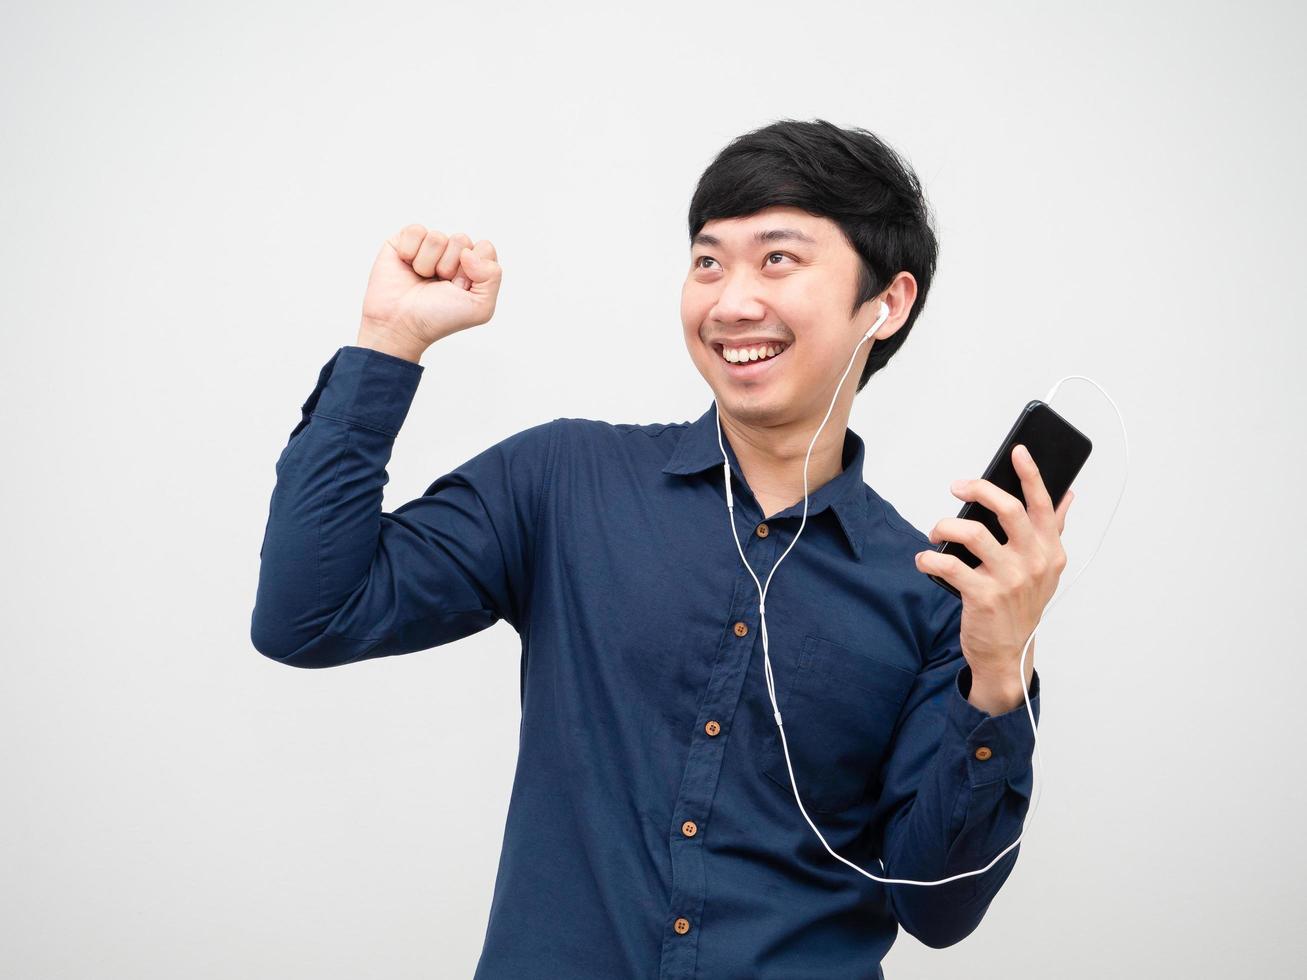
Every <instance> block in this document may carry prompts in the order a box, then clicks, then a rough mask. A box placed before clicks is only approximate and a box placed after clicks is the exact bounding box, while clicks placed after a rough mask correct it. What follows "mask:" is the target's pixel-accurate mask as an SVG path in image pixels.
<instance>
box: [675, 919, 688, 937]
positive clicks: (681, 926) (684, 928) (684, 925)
mask: <svg viewBox="0 0 1307 980" xmlns="http://www.w3.org/2000/svg"><path fill="white" fill-rule="evenodd" d="M672 928H673V929H675V930H676V931H677V932H679V933H680V934H681V935H682V936H684V935H685V934H686V933H687V932H689V931H690V920H689V919H685V918H681V919H677V920H676V921H675V922H674V923H672Z"/></svg>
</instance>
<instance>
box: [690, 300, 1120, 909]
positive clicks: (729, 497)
mask: <svg viewBox="0 0 1307 980" xmlns="http://www.w3.org/2000/svg"><path fill="white" fill-rule="evenodd" d="M880 306H881V312H880V316H879V317H878V318H877V319H876V322H875V323H873V324H872V325H871V328H870V329H869V330H868V331H867V332H866V333H865V334H863V336H862V340H859V341H858V343H857V346H855V347H854V349H853V357H851V358H850V359H849V364H848V367H846V368H845V369H844V374H842V375H841V376H840V381H839V384H837V385H836V386H835V395H834V396H833V397H832V398H831V403H830V407H829V408H827V409H826V417H825V418H823V419H822V420H821V425H819V426H817V432H816V435H814V436H813V437H812V442H811V443H809V444H808V452H807V455H805V456H804V458H803V518H802V520H801V521H800V522H799V530H798V531H797V532H796V533H795V535H794V540H793V541H791V542H790V544H789V547H788V548H786V549H785V551H784V552H782V553H781V556H780V558H778V559H776V564H775V565H773V566H772V570H771V572H770V573H769V574H768V575H767V582H766V584H765V585H764V584H762V583H759V581H758V576H757V575H755V574H754V571H753V568H752V567H751V566H750V565H749V561H748V559H747V558H745V557H744V548H743V547H742V546H741V545H740V536H739V534H738V533H737V531H736V528H735V500H734V496H733V494H732V492H731V466H730V460H729V458H728V457H727V455H726V446H725V444H724V443H723V441H722V424H721V406H719V405H717V400H716V398H715V397H714V399H713V404H714V406H715V407H716V411H715V415H716V417H717V445H718V447H720V448H721V451H722V471H723V474H724V478H725V481H726V510H727V514H728V515H729V517H730V522H731V535H732V536H733V537H734V538H735V548H736V550H737V551H738V552H739V553H740V560H741V561H742V562H744V567H745V568H746V569H747V570H748V572H749V575H750V576H751V577H752V578H753V583H754V585H756V586H758V590H759V593H758V613H759V616H760V617H761V622H762V653H763V667H764V673H765V675H766V678H767V693H768V695H769V696H770V697H771V704H772V711H773V716H774V717H775V719H776V728H777V730H778V731H779V732H780V736H781V747H782V749H783V750H784V753H785V767H786V769H787V770H788V771H789V774H790V785H791V787H792V788H793V789H794V799H795V801H796V802H797V803H798V804H799V811H800V812H801V813H802V814H803V819H804V820H807V821H808V826H809V827H811V828H812V830H813V832H814V833H815V834H816V835H817V836H818V838H820V839H821V843H822V846H823V847H825V848H826V850H827V852H829V853H830V855H831V857H833V858H835V859H837V860H839V861H843V862H844V863H845V864H847V865H848V866H849V867H850V868H852V869H853V870H854V871H857V872H858V873H859V874H861V875H865V876H866V877H868V878H870V879H872V880H873V881H879V882H881V883H883V884H887V885H943V884H945V883H947V882H950V881H957V880H958V879H959V878H966V877H970V876H971V875H978V874H984V873H985V872H986V871H988V870H989V869H990V868H992V867H993V866H994V864H995V863H996V862H997V861H998V860H999V858H1001V857H1003V855H1004V854H1006V853H1007V852H1008V851H1010V850H1012V848H1014V847H1016V846H1017V845H1018V844H1020V843H1021V839H1022V838H1023V837H1025V834H1026V827H1027V826H1028V825H1029V823H1030V821H1031V818H1032V817H1034V815H1035V810H1036V809H1037V808H1038V806H1039V797H1040V794H1041V793H1042V792H1043V784H1044V776H1043V771H1044V770H1043V759H1042V758H1041V757H1040V754H1039V726H1038V725H1037V724H1036V723H1035V714H1034V709H1033V708H1032V707H1031V705H1030V690H1029V689H1028V688H1027V687H1026V681H1025V678H1026V653H1027V652H1028V651H1029V650H1030V641H1031V640H1033V639H1034V638H1035V633H1036V632H1037V631H1038V629H1039V624H1040V623H1042V622H1043V621H1044V615H1045V614H1047V612H1048V610H1049V609H1051V608H1052V607H1053V605H1054V604H1055V603H1056V602H1058V601H1059V600H1060V599H1061V597H1062V596H1063V595H1064V594H1065V593H1066V591H1067V590H1068V589H1069V588H1070V587H1071V586H1072V585H1073V584H1075V582H1076V580H1077V579H1079V578H1080V576H1081V575H1082V574H1084V571H1085V569H1086V568H1088V567H1089V563H1090V562H1091V561H1093V560H1094V555H1096V554H1098V549H1099V547H1101V546H1102V543H1103V539H1104V538H1105V537H1106V536H1107V529H1108V528H1109V527H1111V526H1112V520H1113V519H1114V518H1115V517H1116V511H1117V508H1118V507H1120V505H1121V498H1122V497H1123V496H1124V495H1125V486H1126V480H1128V479H1129V475H1130V445H1129V440H1128V439H1126V437H1125V433H1126V429H1125V420H1124V418H1122V416H1121V410H1120V409H1119V408H1117V405H1116V402H1115V401H1114V400H1113V399H1112V396H1111V395H1108V394H1107V392H1106V391H1105V390H1104V389H1103V386H1102V385H1100V384H1099V383H1098V382H1097V381H1094V380H1093V379H1092V378H1087V377H1085V376H1084V375H1080V374H1070V375H1067V376H1066V377H1064V378H1062V379H1060V380H1059V381H1058V382H1057V383H1056V384H1055V385H1053V387H1052V388H1050V389H1049V392H1048V395H1047V396H1046V397H1045V398H1044V401H1045V402H1050V403H1051V402H1052V400H1053V397H1054V396H1055V395H1056V394H1057V391H1058V388H1060V387H1061V385H1062V382H1063V381H1067V380H1070V379H1073V378H1076V379H1080V380H1084V381H1088V382H1089V383H1090V384H1092V385H1094V386H1095V387H1096V388H1098V390H1099V391H1102V392H1103V394H1104V395H1105V396H1106V397H1107V400H1108V401H1109V402H1111V403H1112V408H1113V409H1115V411H1116V414H1117V418H1118V419H1119V420H1120V422H1121V435H1122V438H1123V439H1125V461H1126V476H1125V479H1123V480H1122V481H1121V491H1120V493H1118V494H1117V498H1116V503H1115V504H1114V505H1113V507H1112V513H1111V515H1109V517H1108V520H1107V524H1106V526H1104V528H1103V533H1102V534H1101V535H1100V536H1099V539H1098V543H1097V544H1096V545H1095V546H1094V550H1093V551H1091V552H1090V553H1089V558H1088V559H1086V560H1085V563H1084V564H1083V565H1082V566H1081V567H1080V569H1079V571H1077V572H1076V574H1075V576H1074V577H1072V579H1071V581H1070V582H1068V583H1067V584H1066V586H1065V587H1063V588H1062V589H1061V590H1060V591H1059V592H1058V593H1057V595H1055V596H1054V597H1053V598H1052V599H1051V600H1050V601H1049V603H1048V606H1047V607H1045V609H1044V613H1043V614H1041V615H1040V617H1039V620H1038V621H1037V622H1036V623H1035V628H1034V629H1033V630H1031V632H1030V636H1029V637H1028V638H1027V639H1026V645H1025V646H1024V647H1023V648H1022V650H1021V663H1020V665H1019V668H1018V676H1019V677H1020V679H1021V691H1022V694H1023V695H1024V696H1025V702H1026V714H1027V716H1028V717H1029V718H1030V728H1031V731H1032V732H1033V733H1034V735H1035V741H1034V749H1035V771H1036V774H1037V776H1038V778H1037V779H1036V780H1035V787H1036V789H1035V798H1034V800H1033V801H1032V803H1031V805H1030V809H1029V811H1028V812H1027V813H1026V817H1025V819H1024V820H1023V821H1022V824H1021V833H1020V834H1018V835H1017V838H1016V840H1014V841H1013V842H1012V843H1011V844H1009V845H1008V846H1007V847H1005V848H1003V850H1001V851H999V852H998V854H996V855H995V856H994V858H993V860H991V861H990V862H989V864H987V865H985V866H984V867H983V868H977V869H976V870H975V871H964V872H961V873H960V874H955V875H951V876H949V877H948V878H940V879H939V880H938V881H914V880H912V879H909V878H881V877H878V876H877V875H874V874H872V873H871V872H869V871H865V870H863V869H862V868H860V867H858V866H857V865H856V864H854V863H853V862H852V861H849V860H848V859H847V858H845V857H843V856H841V855H839V854H836V853H835V851H834V850H832V849H831V846H830V844H829V843H827V841H826V838H825V837H824V836H822V833H821V831H820V830H818V829H817V825H816V824H814V823H813V822H812V818H811V817H809V816H808V811H807V810H806V809H804V807H803V800H802V799H801V798H800V796H799V787H798V783H797V782H796V781H795V778H794V765H793V763H792V762H791V761H790V749H789V744H788V743H787V742H786V740H785V726H784V724H783V723H782V720H781V711H780V706H779V705H778V704H777V703H776V683H775V680H774V679H773V676H772V669H771V657H770V656H769V655H768V652H767V651H768V641H767V612H766V608H767V589H768V587H770V585H771V579H772V576H773V575H775V574H776V569H777V568H779V567H780V564H781V562H782V561H784V560H785V556H786V555H788V554H789V553H790V549H791V548H793V547H794V545H795V544H796V543H797V542H798V540H799V535H800V534H802V533H803V528H804V526H805V525H806V524H807V522H808V460H809V459H810V458H811V457H812V450H813V447H814V446H816V444H817V439H818V438H819V437H820V436H821V430H822V429H824V428H825V427H826V422H827V421H828V420H829V419H830V416H831V412H832V411H834V409H835V402H836V400H837V399H838V398H839V393H840V388H841V387H842V386H843V385H844V379H845V378H847V377H848V374H849V371H850V369H851V368H852V367H853V362H854V361H855V360H856V359H857V356H858V348H860V347H861V346H862V344H863V343H864V342H865V341H867V340H869V339H870V338H871V336H872V334H874V333H875V332H876V330H877V329H879V328H880V325H881V324H882V323H884V322H885V320H886V319H887V318H888V317H889V305H888V304H886V303H885V302H884V301H882V302H881V304H880ZM878 860H880V859H878ZM881 866H882V869H883V868H884V861H883V860H882V861H881Z"/></svg>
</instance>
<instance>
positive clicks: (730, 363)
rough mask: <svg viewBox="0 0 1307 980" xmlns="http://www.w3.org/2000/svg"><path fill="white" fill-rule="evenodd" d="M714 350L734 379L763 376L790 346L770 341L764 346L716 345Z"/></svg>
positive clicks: (763, 344)
mask: <svg viewBox="0 0 1307 980" xmlns="http://www.w3.org/2000/svg"><path fill="white" fill-rule="evenodd" d="M712 346H713V349H714V350H715V351H716V352H717V356H718V357H719V358H721V359H722V361H723V362H724V363H725V365H726V372H727V374H729V375H731V376H732V377H739V378H752V377H754V376H755V375H759V374H763V373H765V372H766V371H767V370H768V369H769V366H770V365H771V363H772V362H773V361H775V360H777V359H778V358H781V357H783V356H784V355H785V352H786V351H787V350H789V349H790V345H789V344H785V343H778V342H775V341H769V342H767V343H762V344H730V345H724V344H722V343H720V342H718V343H714V344H713V345H712Z"/></svg>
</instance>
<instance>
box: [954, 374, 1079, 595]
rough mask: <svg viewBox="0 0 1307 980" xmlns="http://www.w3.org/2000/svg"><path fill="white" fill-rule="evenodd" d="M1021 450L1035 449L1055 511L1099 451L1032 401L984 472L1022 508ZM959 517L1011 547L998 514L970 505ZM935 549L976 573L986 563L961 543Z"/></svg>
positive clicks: (976, 503)
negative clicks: (1017, 450) (1017, 462)
mask: <svg viewBox="0 0 1307 980" xmlns="http://www.w3.org/2000/svg"><path fill="white" fill-rule="evenodd" d="M1017 445H1023V446H1025V447H1026V448H1027V449H1029V450H1030V455H1031V457H1032V458H1033V459H1034V461H1035V465H1036V466H1038V467H1039V475H1040V476H1041V477H1042V478H1043V481H1044V486H1045V487H1046V488H1047V489H1048V495H1049V497H1051V498H1052V500H1053V507H1054V508H1056V507H1057V505H1058V504H1059V503H1061V501H1062V498H1063V497H1064V496H1066V492H1067V491H1068V490H1069V489H1071V484H1072V482H1073V481H1074V480H1075V478H1076V476H1077V475H1078V474H1079V473H1080V470H1081V468H1082V467H1083V466H1084V465H1085V461H1086V460H1087V459H1089V453H1090V452H1091V451H1092V450H1093V446H1094V444H1093V443H1092V442H1091V441H1090V440H1089V437H1088V436H1086V435H1085V434H1084V433H1083V432H1081V431H1080V430H1079V429H1077V428H1076V427H1075V426H1074V425H1072V424H1071V423H1070V422H1068V421H1067V420H1066V419H1064V418H1063V417H1062V416H1060V415H1058V414H1057V412H1055V411H1053V409H1052V408H1051V407H1050V406H1049V405H1048V404H1047V403H1046V402H1042V401H1040V400H1039V399H1037V398H1036V399H1034V400H1033V401H1030V402H1028V403H1027V404H1026V407H1025V408H1023V409H1022V410H1021V414H1020V415H1019V416H1017V420H1016V422H1015V423H1013V425H1012V429H1011V431H1009V432H1008V434H1007V436H1006V437H1005V438H1004V440H1003V444H1002V445H1001V446H1000V447H999V450H998V452H997V453H995V454H994V458H993V459H992V460H990V462H989V466H987V467H986V468H985V472H984V479H986V480H988V481H989V482H990V483H992V484H994V485H995V486H996V487H998V488H999V489H1000V490H1006V491H1007V492H1008V493H1010V494H1012V496H1014V497H1016V498H1017V499H1018V500H1020V501H1021V503H1022V504H1025V503H1026V498H1025V495H1024V494H1023V493H1022V492H1021V477H1020V476H1019V475H1018V473H1017V471H1016V467H1015V466H1013V465H1012V450H1013V448H1014V447H1015V446H1017ZM958 517H960V518H962V519H963V520H973V521H980V523H982V524H984V525H985V527H987V528H989V531H990V533H991V534H993V535H994V538H995V540H997V541H998V543H999V544H1007V533H1006V532H1005V531H1004V530H1003V525H1002V524H1001V523H1000V522H999V519H998V515H997V514H995V513H994V512H993V511H992V510H990V509H989V508H988V507H986V506H985V505H984V504H981V503H980V502H979V501H975V500H968V501H967V502H966V503H964V504H963V505H962V510H961V511H959V512H958ZM935 550H936V551H940V552H943V553H944V554H948V555H956V556H957V557H958V558H961V559H962V560H963V561H964V562H966V563H967V565H969V566H970V567H971V568H976V567H977V566H979V565H980V564H981V561H980V559H979V558H977V557H976V556H975V555H973V554H972V553H971V552H970V551H968V550H967V548H966V546H965V545H961V544H959V543H958V542H956V541H943V542H941V543H940V544H939V545H938V546H937V547H936V548H935ZM930 577H931V578H932V579H934V581H935V582H936V583H937V584H938V585H940V586H942V587H943V588H945V589H948V591H950V592H952V593H953V594H954V595H955V596H957V597H958V598H959V599H960V598H962V594H961V593H960V592H958V590H957V589H955V588H953V586H952V585H950V584H949V583H948V582H946V581H945V580H944V579H942V578H940V577H939V576H938V575H931V576H930Z"/></svg>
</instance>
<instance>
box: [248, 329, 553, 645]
mask: <svg viewBox="0 0 1307 980" xmlns="http://www.w3.org/2000/svg"><path fill="white" fill-rule="evenodd" d="M423 370H424V369H423V367H422V366H421V365H419V364H415V363H413V362H411V361H407V360H404V359H403V358H400V357H395V356H393V355H390V354H386V353H383V352H381V351H375V350H372V349H370V348H364V347H355V346H347V347H341V348H340V349H339V350H338V351H336V353H335V354H334V355H333V356H332V358H331V360H329V361H328V362H327V363H326V365H324V366H323V368H322V370H321V372H320V374H319V376H318V383H317V386H316V387H315V388H314V389H313V392H312V393H311V394H310V395H309V397H308V400H307V401H305V402H304V404H303V406H302V407H301V419H300V421H299V423H298V425H296V427H295V428H294V429H293V430H292V432H291V435H290V439H289V441H288V443H287V444H286V447H285V449H284V450H283V451H282V453H281V456H280V458H279V459H278V460H277V464H276V477H277V479H276V485H275V487H274V489H273V492H272V499H271V503H270V506H269V514H268V521H267V525H266V527H265V529H264V536H263V545H262V547H261V548H260V551H259V558H260V565H259V582H258V592H257V596H256V599H255V605H254V611H253V613H252V615H251V619H250V639H251V641H252V643H253V644H254V647H255V649H257V650H258V651H259V652H260V653H262V654H264V655H265V656H267V657H269V658H271V659H273V660H277V661H280V662H281V663H285V664H288V665H290V666H293V667H332V666H337V665H340V664H348V663H353V662H355V661H358V660H366V659H371V658H375V657H388V656H393V655H395V654H402V653H410V652H413V651H415V650H423V649H427V648H429V647H434V646H439V645H440V644H443V643H449V642H451V641H453V640H456V639H459V638H461V637H464V636H468V635H470V634H472V633H475V632H478V631H479V630H483V629H485V628H487V627H488V626H491V625H492V624H494V623H495V622H497V621H498V620H500V619H504V620H506V621H508V622H509V623H510V624H511V625H512V626H513V627H514V629H516V630H518V632H521V631H522V628H523V625H524V621H525V619H526V616H527V604H528V601H527V600H528V596H529V581H530V575H531V565H532V554H533V545H534V538H535V527H536V520H537V517H538V515H539V512H540V505H541V502H542V500H543V498H544V495H545V493H546V488H547V486H548V482H549V476H550V467H551V465H552V460H553V456H554V452H555V446H554V443H555V437H556V433H557V425H558V423H559V422H560V421H561V420H559V419H555V420H553V421H552V422H546V423H542V424H540V425H536V426H533V427H532V428H529V429H526V430H523V431H522V432H518V433H516V434H515V435H512V436H509V437H508V438H506V439H504V440H502V441H501V442H499V443H497V444H495V445H493V446H491V447H490V448H488V449H486V450H485V451H483V452H481V453H479V454H478V455H476V456H474V457H473V458H472V459H469V460H467V461H466V462H464V463H463V464H462V465H460V466H458V467H457V468H455V469H454V470H452V471H450V472H448V473H446V474H444V475H443V476H441V477H439V478H437V479H436V480H435V481H434V482H433V483H432V484H431V485H430V486H429V487H428V488H427V490H426V491H425V492H424V493H423V495H422V496H421V497H418V498H417V499H415V500H410V501H409V502H407V503H405V504H403V505H402V506H400V507H398V508H396V509H395V510H394V511H393V512H390V513H387V512H384V511H383V510H382V488H383V487H384V486H385V484H386V482H387V480H388V479H389V477H388V475H387V473H386V464H387V463H388V462H389V461H390V454H391V449H392V446H393V444H394V441H395V437H396V436H397V435H398V433H399V429H400V426H401V425H402V424H403V422H404V419H405V417H406V416H407V414H408V410H409V406H410V405H411V403H412V400H413V396H414V394H415V393H416V391H417V386H418V381H419V380H420V378H421V376H422V372H423Z"/></svg>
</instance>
